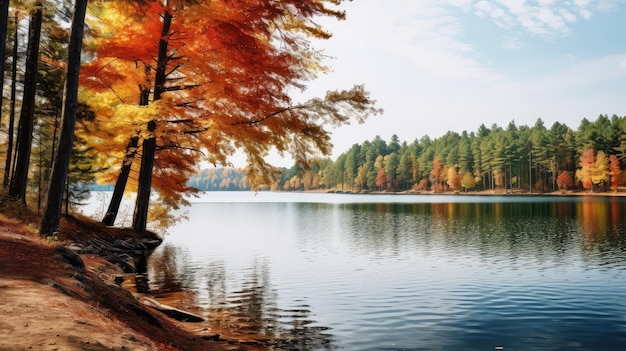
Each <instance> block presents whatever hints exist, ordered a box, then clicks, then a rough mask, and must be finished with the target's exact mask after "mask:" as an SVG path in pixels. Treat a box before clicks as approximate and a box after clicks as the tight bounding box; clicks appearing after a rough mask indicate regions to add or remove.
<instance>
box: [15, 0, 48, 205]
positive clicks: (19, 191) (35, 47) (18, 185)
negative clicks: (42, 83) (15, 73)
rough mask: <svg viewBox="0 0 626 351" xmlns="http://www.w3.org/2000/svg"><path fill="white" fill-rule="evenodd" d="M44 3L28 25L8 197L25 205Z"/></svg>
mask: <svg viewBox="0 0 626 351" xmlns="http://www.w3.org/2000/svg"><path fill="white" fill-rule="evenodd" d="M42 13H43V11H42V5H41V2H37V4H36V5H35V10H34V11H33V13H31V17H30V23H29V26H28V48H27V51H26V70H25V72H24V98H23V102H22V110H21V112H20V122H19V127H18V136H17V147H16V151H17V161H16V164H15V174H14V176H13V177H11V186H10V187H9V196H10V197H12V198H14V199H17V200H22V202H23V204H24V205H26V184H27V183H28V168H29V163H30V154H31V148H32V140H33V126H34V117H35V95H36V94H37V69H38V64H39V40H40V38H41V20H42Z"/></svg>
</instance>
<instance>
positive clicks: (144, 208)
mask: <svg viewBox="0 0 626 351" xmlns="http://www.w3.org/2000/svg"><path fill="white" fill-rule="evenodd" d="M156 126H157V124H156V122H155V121H150V122H148V137H147V138H146V139H144V141H143V145H142V146H141V149H142V156H141V169H140V170H139V186H138V189H137V200H136V202H135V212H134V214H133V229H134V230H135V231H136V232H139V233H143V232H145V231H146V226H147V224H148V208H149V205H150V190H151V188H152V170H153V168H154V154H155V152H156V136H155V135H154V132H155V130H156Z"/></svg>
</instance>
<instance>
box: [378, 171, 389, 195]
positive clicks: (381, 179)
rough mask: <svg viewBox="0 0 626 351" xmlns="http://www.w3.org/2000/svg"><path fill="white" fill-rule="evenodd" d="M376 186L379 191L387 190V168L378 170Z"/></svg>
mask: <svg viewBox="0 0 626 351" xmlns="http://www.w3.org/2000/svg"><path fill="white" fill-rule="evenodd" d="M376 186H377V187H378V190H382V189H386V188H387V173H386V172H385V168H381V169H379V170H378V176H377V177H376Z"/></svg>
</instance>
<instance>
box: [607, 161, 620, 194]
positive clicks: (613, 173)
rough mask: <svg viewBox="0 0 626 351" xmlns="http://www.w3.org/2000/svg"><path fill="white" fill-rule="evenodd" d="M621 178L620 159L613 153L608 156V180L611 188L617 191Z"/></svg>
mask: <svg viewBox="0 0 626 351" xmlns="http://www.w3.org/2000/svg"><path fill="white" fill-rule="evenodd" d="M621 178H622V170H621V166H620V161H619V159H618V158H617V156H615V155H611V156H609V182H610V184H611V190H613V191H617V187H618V186H619V183H620V180H621Z"/></svg>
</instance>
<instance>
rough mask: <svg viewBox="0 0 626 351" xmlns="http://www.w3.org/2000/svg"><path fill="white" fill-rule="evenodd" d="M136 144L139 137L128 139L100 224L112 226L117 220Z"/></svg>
mask: <svg viewBox="0 0 626 351" xmlns="http://www.w3.org/2000/svg"><path fill="white" fill-rule="evenodd" d="M138 143H139V135H135V136H133V137H132V138H130V141H129V142H128V145H126V155H125V156H124V161H123V164H122V168H121V169H120V175H119V176H118V177H117V181H116V182H115V188H113V196H111V201H110V202H109V208H108V209H107V212H106V214H105V215H104V218H103V219H102V223H104V224H105V225H108V226H112V225H113V224H115V219H116V218H117V213H118V212H119V210H120V204H121V203H122V197H123V196H124V189H126V183H127V182H128V176H129V175H130V170H131V167H132V165H133V159H134V158H135V154H137V145H138Z"/></svg>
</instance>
